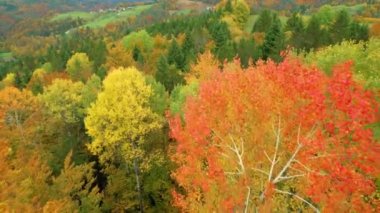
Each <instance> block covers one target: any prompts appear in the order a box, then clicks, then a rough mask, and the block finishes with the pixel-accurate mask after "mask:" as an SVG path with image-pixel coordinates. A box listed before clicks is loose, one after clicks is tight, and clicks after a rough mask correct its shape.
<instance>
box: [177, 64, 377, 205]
mask: <svg viewBox="0 0 380 213" xmlns="http://www.w3.org/2000/svg"><path fill="white" fill-rule="evenodd" d="M226 67H233V66H226ZM234 67H238V66H234ZM349 70H350V64H344V65H340V66H337V67H336V68H335V70H334V75H333V76H332V77H327V76H325V75H324V74H323V73H322V72H321V71H319V70H317V69H310V68H306V67H304V66H303V65H301V64H300V63H299V62H297V61H294V60H291V59H285V61H284V62H282V63H280V64H279V65H276V64H275V63H273V62H271V61H269V62H267V63H265V64H264V63H259V64H258V65H257V66H256V67H250V68H249V69H248V70H245V71H242V70H236V68H235V70H230V71H228V70H224V72H223V73H221V72H215V73H214V75H213V78H211V79H210V80H206V81H204V82H202V83H201V86H200V91H199V95H198V96H197V97H195V98H188V99H187V101H186V104H185V110H184V111H185V112H184V113H185V114H184V121H183V122H182V121H181V119H180V118H179V117H176V118H173V119H171V122H170V123H171V135H172V137H173V138H174V139H175V140H176V141H177V145H176V146H175V150H176V151H175V153H174V155H173V156H172V159H173V160H174V162H175V163H176V164H177V166H178V168H177V169H176V170H175V171H174V172H173V173H172V177H173V178H174V179H175V180H176V182H177V184H178V188H177V190H174V191H173V197H174V204H175V205H176V206H178V207H179V208H180V209H181V210H183V211H190V212H191V211H205V212H209V211H226V212H228V211H241V212H243V211H244V212H254V211H257V210H260V211H268V212H269V211H284V210H286V211H296V210H300V209H304V210H305V211H307V210H306V209H309V210H312V211H315V212H320V211H350V210H354V211H362V212H363V211H364V212H365V211H374V210H375V209H376V208H377V207H376V205H377V204H376V203H375V202H376V201H375V200H374V199H373V198H372V199H371V195H373V193H374V191H375V185H374V180H375V178H376V176H377V175H378V173H379V169H380V168H379V164H378V163H377V162H378V160H379V156H378V150H379V149H380V146H379V144H378V143H377V142H376V141H375V140H374V138H373V133H372V130H371V129H368V128H367V125H368V124H371V123H373V122H376V121H377V119H378V117H376V113H377V110H378V106H379V105H378V103H377V102H376V101H375V99H374V96H373V94H372V93H371V92H368V91H365V90H363V88H362V87H361V86H360V85H358V84H356V83H355V82H353V81H352V78H351V72H350V71H349Z"/></svg>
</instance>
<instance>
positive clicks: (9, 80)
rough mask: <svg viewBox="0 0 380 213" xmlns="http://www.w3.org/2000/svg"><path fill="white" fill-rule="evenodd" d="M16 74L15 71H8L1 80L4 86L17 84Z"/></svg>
mask: <svg viewBox="0 0 380 213" xmlns="http://www.w3.org/2000/svg"><path fill="white" fill-rule="evenodd" d="M15 81H16V75H15V74H14V73H8V74H7V75H6V76H5V78H4V79H3V80H2V81H1V85H2V87H10V86H15Z"/></svg>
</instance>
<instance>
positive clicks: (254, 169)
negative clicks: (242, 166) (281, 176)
mask: <svg viewBox="0 0 380 213" xmlns="http://www.w3.org/2000/svg"><path fill="white" fill-rule="evenodd" d="M251 169H252V170H253V171H257V172H260V173H262V174H264V175H266V176H268V175H269V173H268V172H266V171H264V170H262V169H257V168H251Z"/></svg>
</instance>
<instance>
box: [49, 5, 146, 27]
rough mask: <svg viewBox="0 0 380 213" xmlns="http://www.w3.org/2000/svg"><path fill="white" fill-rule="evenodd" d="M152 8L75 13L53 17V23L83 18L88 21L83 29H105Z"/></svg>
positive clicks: (141, 7)
mask: <svg viewBox="0 0 380 213" xmlns="http://www.w3.org/2000/svg"><path fill="white" fill-rule="evenodd" d="M152 6H153V5H141V6H136V7H134V8H132V9H127V10H126V11H122V12H105V13H90V12H84V11H73V12H68V13H62V14H59V15H57V16H55V17H53V18H52V19H51V21H60V20H64V19H68V18H81V19H84V20H85V21H86V24H84V25H83V26H82V27H89V28H101V27H105V26H106V25H107V24H109V23H112V22H117V21H122V20H125V19H126V18H128V17H130V16H137V15H139V14H140V13H141V12H143V11H145V10H147V9H149V8H151V7H152Z"/></svg>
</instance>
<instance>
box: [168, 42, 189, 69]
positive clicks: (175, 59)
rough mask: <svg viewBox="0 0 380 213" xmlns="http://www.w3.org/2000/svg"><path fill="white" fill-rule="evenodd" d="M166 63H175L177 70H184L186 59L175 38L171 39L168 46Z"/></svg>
mask: <svg viewBox="0 0 380 213" xmlns="http://www.w3.org/2000/svg"><path fill="white" fill-rule="evenodd" d="M168 63H169V64H173V65H175V67H176V68H177V69H179V70H182V71H183V70H185V68H186V59H185V56H184V54H183V52H182V48H181V47H180V46H179V44H178V42H177V40H176V39H173V41H172V43H171V44H170V47H169V52H168Z"/></svg>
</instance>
